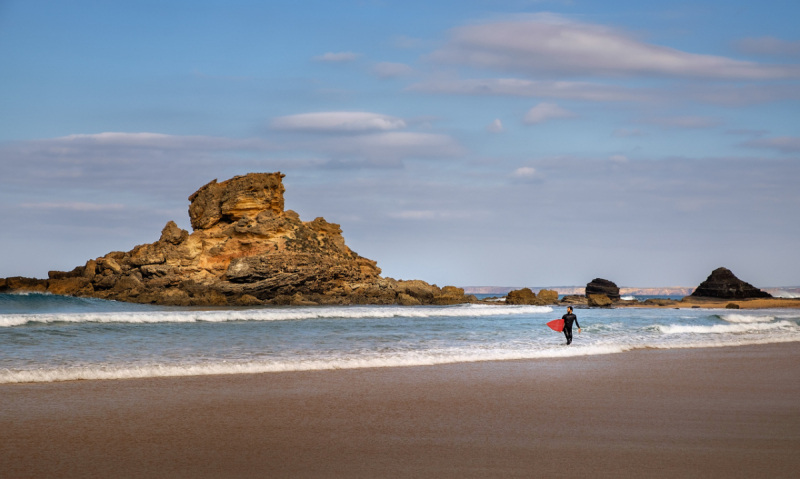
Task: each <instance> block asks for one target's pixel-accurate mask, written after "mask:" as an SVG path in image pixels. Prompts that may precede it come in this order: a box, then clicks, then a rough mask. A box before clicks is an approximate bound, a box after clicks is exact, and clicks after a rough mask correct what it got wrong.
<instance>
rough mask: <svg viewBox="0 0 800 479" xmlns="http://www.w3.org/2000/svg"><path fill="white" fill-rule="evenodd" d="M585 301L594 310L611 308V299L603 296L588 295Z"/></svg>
mask: <svg viewBox="0 0 800 479" xmlns="http://www.w3.org/2000/svg"><path fill="white" fill-rule="evenodd" d="M586 299H587V301H588V304H589V306H592V307H595V308H605V307H608V306H611V298H609V297H608V296H606V295H605V294H590V295H589V296H588V297H587V298H586Z"/></svg>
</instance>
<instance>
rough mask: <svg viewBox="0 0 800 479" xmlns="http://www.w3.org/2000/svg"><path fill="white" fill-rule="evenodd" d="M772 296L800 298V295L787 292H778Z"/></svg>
mask: <svg viewBox="0 0 800 479" xmlns="http://www.w3.org/2000/svg"><path fill="white" fill-rule="evenodd" d="M772 296H774V297H776V298H800V293H791V292H789V291H778V292H777V293H773V294H772Z"/></svg>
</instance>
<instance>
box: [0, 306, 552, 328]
mask: <svg viewBox="0 0 800 479" xmlns="http://www.w3.org/2000/svg"><path fill="white" fill-rule="evenodd" d="M552 311H553V308H550V307H548V306H491V305H483V304H470V305H459V306H449V307H436V306H434V307H398V306H383V307H380V306H379V307H374V306H372V307H364V306H353V307H342V306H338V307H319V308H316V307H315V308H281V309H272V308H262V309H247V310H223V311H186V310H182V311H175V310H173V311H148V312H103V313H52V314H3V315H0V327H10V326H21V325H24V324H28V323H55V322H66V323H194V322H201V321H205V322H226V321H288V320H302V319H334V318H348V319H352V318H435V317H447V318H453V317H476V316H481V317H484V316H507V315H521V314H542V313H550V312H552Z"/></svg>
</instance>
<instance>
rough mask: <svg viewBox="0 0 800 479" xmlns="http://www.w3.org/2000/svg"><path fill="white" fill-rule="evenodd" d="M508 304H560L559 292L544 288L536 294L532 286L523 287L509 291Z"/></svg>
mask: <svg viewBox="0 0 800 479" xmlns="http://www.w3.org/2000/svg"><path fill="white" fill-rule="evenodd" d="M506 304H533V305H539V306H542V305H545V304H558V293H557V292H555V291H550V290H547V289H542V290H540V291H539V294H536V293H534V292H533V290H531V289H530V288H522V289H518V290H515V291H509V293H508V295H506Z"/></svg>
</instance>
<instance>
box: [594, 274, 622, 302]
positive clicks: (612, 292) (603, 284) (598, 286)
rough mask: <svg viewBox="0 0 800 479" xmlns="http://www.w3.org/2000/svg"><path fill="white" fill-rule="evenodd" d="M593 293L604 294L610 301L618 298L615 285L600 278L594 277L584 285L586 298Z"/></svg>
mask: <svg viewBox="0 0 800 479" xmlns="http://www.w3.org/2000/svg"><path fill="white" fill-rule="evenodd" d="M593 294H604V295H606V296H608V299H610V300H611V301H618V300H619V299H620V296H619V288H618V287H617V285H616V284H614V283H613V282H612V281H609V280H607V279H602V278H595V279H593V280H592V281H591V282H590V283H589V284H587V285H586V297H587V298H588V297H590V296H591V295H593Z"/></svg>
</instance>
